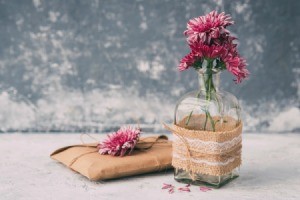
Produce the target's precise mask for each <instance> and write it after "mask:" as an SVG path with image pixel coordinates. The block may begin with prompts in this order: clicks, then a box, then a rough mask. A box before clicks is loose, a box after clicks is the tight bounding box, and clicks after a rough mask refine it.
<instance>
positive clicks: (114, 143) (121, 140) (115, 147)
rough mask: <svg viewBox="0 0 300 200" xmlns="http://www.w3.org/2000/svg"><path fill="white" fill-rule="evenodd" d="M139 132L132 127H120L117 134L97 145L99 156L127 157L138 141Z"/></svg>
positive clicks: (109, 136)
mask: <svg viewBox="0 0 300 200" xmlns="http://www.w3.org/2000/svg"><path fill="white" fill-rule="evenodd" d="M140 134H141V130H140V129H139V128H133V127H122V128H120V129H119V130H118V131H117V132H114V133H111V134H109V135H108V138H107V139H106V140H105V141H103V142H102V143H99V144H98V146H97V148H98V149H99V153H100V154H109V155H113V156H124V155H126V154H127V155H129V154H130V153H131V152H132V150H133V149H134V147H135V145H136V144H137V141H138V140H139V137H140Z"/></svg>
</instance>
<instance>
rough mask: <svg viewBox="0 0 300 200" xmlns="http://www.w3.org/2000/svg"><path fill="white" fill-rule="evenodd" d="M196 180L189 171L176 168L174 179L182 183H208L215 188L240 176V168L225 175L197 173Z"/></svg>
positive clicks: (207, 184)
mask: <svg viewBox="0 0 300 200" xmlns="http://www.w3.org/2000/svg"><path fill="white" fill-rule="evenodd" d="M195 176H196V177H195V180H192V178H191V176H190V175H189V173H188V172H186V171H185V170H182V169H175V177H174V179H175V180H176V181H177V182H180V183H186V184H191V185H206V186H209V187H213V188H220V187H222V186H223V185H225V184H227V183H229V182H231V181H232V180H234V179H236V178H237V177H239V175H238V169H235V170H234V171H232V172H230V173H229V174H226V175H223V176H211V175H206V174H199V173H197V174H195Z"/></svg>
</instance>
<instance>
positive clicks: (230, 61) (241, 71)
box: [223, 54, 250, 83]
mask: <svg viewBox="0 0 300 200" xmlns="http://www.w3.org/2000/svg"><path fill="white" fill-rule="evenodd" d="M223 59H224V62H225V64H226V68H227V70H228V71H229V72H231V73H232V74H233V75H234V76H235V77H236V79H235V82H236V83H241V81H242V80H243V79H244V78H246V77H248V76H249V74H250V73H249V71H248V70H247V69H246V66H247V63H246V60H245V59H244V58H242V57H240V56H238V55H237V56H235V57H233V56H231V55H230V54H229V55H227V57H225V58H223Z"/></svg>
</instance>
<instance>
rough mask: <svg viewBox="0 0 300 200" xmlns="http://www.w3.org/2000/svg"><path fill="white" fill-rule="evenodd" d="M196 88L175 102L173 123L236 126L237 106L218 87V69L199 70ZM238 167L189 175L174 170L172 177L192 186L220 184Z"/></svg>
mask: <svg viewBox="0 0 300 200" xmlns="http://www.w3.org/2000/svg"><path fill="white" fill-rule="evenodd" d="M198 75H199V89H198V90H197V91H193V92H189V93H187V94H186V95H184V96H183V97H182V98H181V99H180V100H179V102H178V103H177V105H176V109H175V116H174V124H175V125H177V126H179V127H182V128H185V129H189V130H197V131H213V132H218V131H219V130H222V131H224V130H225V131H226V130H232V129H234V128H236V127H237V126H238V125H239V124H240V122H241V117H240V111H241V109H240V105H239V103H238V100H237V98H236V97H235V96H234V95H233V94H231V93H229V92H225V91H222V90H220V88H219V82H220V72H219V71H217V70H212V69H207V68H206V69H200V70H198ZM238 171H239V170H238V167H237V168H235V169H234V170H232V171H231V172H229V173H227V174H225V175H221V176H214V175H208V174H201V173H196V174H194V175H193V178H192V177H191V173H190V172H189V171H186V170H183V169H175V180H177V181H179V182H184V183H190V184H194V185H200V184H206V185H210V186H213V187H216V188H218V187H220V186H222V185H224V184H225V183H227V182H229V181H231V180H233V179H234V178H236V177H238Z"/></svg>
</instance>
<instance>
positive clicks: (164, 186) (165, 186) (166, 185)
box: [161, 183, 174, 190]
mask: <svg viewBox="0 0 300 200" xmlns="http://www.w3.org/2000/svg"><path fill="white" fill-rule="evenodd" d="M172 187H174V186H172V185H171V184H166V183H164V184H163V187H162V188H161V189H163V190H164V189H169V188H172Z"/></svg>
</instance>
